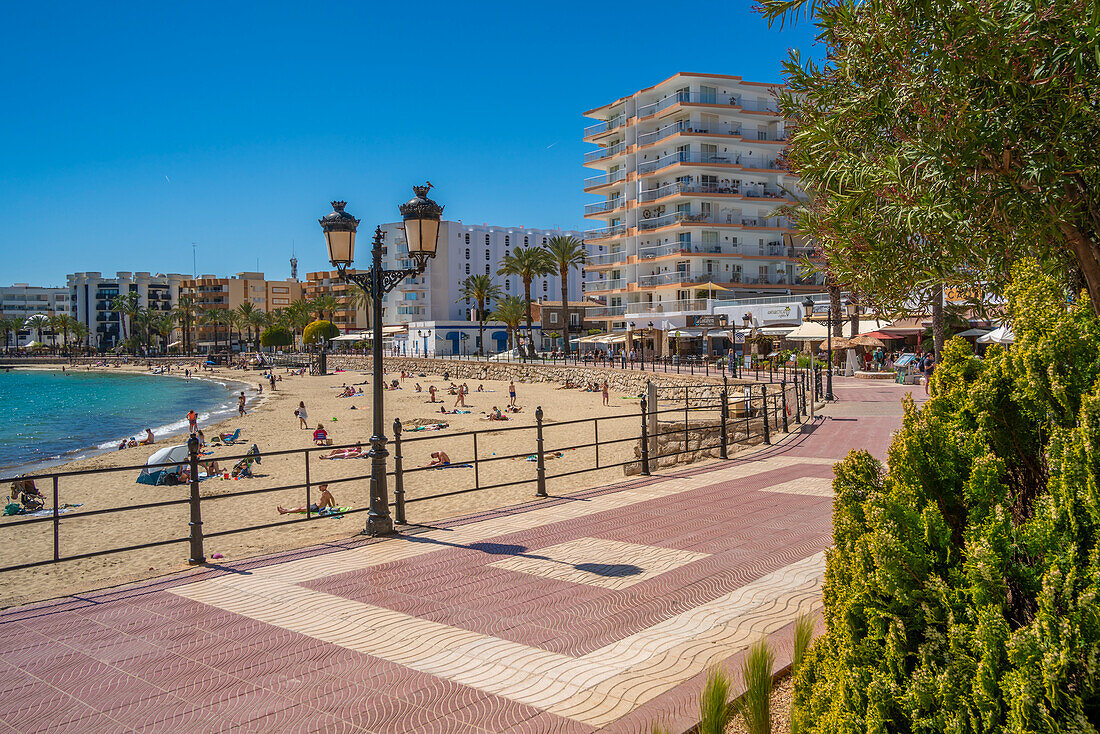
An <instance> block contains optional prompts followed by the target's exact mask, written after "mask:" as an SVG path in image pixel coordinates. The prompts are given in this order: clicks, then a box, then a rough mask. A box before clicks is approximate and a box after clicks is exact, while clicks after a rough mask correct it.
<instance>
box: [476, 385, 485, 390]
mask: <svg viewBox="0 0 1100 734" xmlns="http://www.w3.org/2000/svg"><path fill="white" fill-rule="evenodd" d="M477 391H478V392H485V386H484V385H481V384H479V385H478V386H477Z"/></svg>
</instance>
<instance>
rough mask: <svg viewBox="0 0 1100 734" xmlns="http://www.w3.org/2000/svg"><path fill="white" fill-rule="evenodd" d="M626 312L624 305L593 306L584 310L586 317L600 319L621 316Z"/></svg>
mask: <svg viewBox="0 0 1100 734" xmlns="http://www.w3.org/2000/svg"><path fill="white" fill-rule="evenodd" d="M625 313H626V306H594V307H592V308H589V309H587V310H586V312H585V314H584V317H585V318H586V319H602V318H610V317H615V316H622V315H623V314H625Z"/></svg>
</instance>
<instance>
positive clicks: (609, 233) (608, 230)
mask: <svg viewBox="0 0 1100 734" xmlns="http://www.w3.org/2000/svg"><path fill="white" fill-rule="evenodd" d="M626 230H627V227H626V225H625V224H615V225H612V226H610V227H598V228H596V229H590V230H587V231H586V232H585V233H584V239H585V241H592V240H605V239H607V238H609V237H621V236H623V235H624V234H626Z"/></svg>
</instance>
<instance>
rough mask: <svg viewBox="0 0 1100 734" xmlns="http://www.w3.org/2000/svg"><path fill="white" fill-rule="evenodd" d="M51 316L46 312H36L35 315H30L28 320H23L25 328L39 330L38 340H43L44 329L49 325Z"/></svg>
mask: <svg viewBox="0 0 1100 734" xmlns="http://www.w3.org/2000/svg"><path fill="white" fill-rule="evenodd" d="M49 323H50V320H49V317H48V316H46V314H44V313H36V314H34V315H33V316H28V317H27V320H26V321H24V322H23V328H25V329H31V330H33V331H36V332H38V339H37V341H39V342H41V341H42V330H43V329H45V328H46V327H47V326H49Z"/></svg>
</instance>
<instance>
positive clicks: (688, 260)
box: [584, 73, 821, 330]
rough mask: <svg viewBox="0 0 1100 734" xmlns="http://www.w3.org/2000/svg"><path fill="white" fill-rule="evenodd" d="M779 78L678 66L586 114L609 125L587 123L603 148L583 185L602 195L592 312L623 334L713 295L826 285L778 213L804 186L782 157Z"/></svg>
mask: <svg viewBox="0 0 1100 734" xmlns="http://www.w3.org/2000/svg"><path fill="white" fill-rule="evenodd" d="M778 86H779V85H776V84H766V83H764V84H762V83H757V82H747V81H743V80H742V79H741V78H740V77H737V76H726V75H720V74H688V73H679V74H676V75H675V76H672V77H670V78H668V79H666V80H664V81H663V82H660V83H659V84H656V85H654V86H652V87H649V88H648V89H643V90H641V91H639V92H636V93H634V94H632V95H630V96H627V97H622V98H620V99H617V100H615V101H614V102H611V103H609V104H606V105H603V106H601V107H597V108H596V109H593V110H589V111H588V112H585V116H587V117H591V118H594V119H597V120H600V121H601V122H600V123H599V124H596V125H592V126H591V127H588V128H586V129H585V131H584V140H585V141H586V142H590V143H594V144H595V145H597V146H599V147H598V148H597V149H596V150H594V151H592V152H590V153H588V154H587V155H586V156H585V161H584V164H585V166H587V167H589V168H594V169H598V170H599V171H600V172H601V173H600V174H599V175H597V176H593V177H592V178H589V179H587V180H586V181H585V182H584V191H585V192H586V193H590V194H593V195H597V196H599V197H601V200H600V201H598V202H596V203H593V204H589V205H588V206H586V207H585V217H588V218H591V219H598V220H601V226H599V227H597V228H595V229H592V230H589V231H588V232H586V233H585V241H586V242H588V243H590V244H591V245H593V246H602V247H603V253H602V254H592V255H590V257H589V260H588V264H587V266H586V275H585V279H584V289H585V293H586V294H588V295H594V296H599V297H602V298H604V299H606V303H607V306H606V307H604V308H594V309H590V317H591V318H598V319H602V320H604V321H606V322H607V323H608V325H609V327H610V328H611V329H615V330H618V329H624V328H630V322H631V320H632V319H635V318H637V319H642V318H653V317H654V316H655V315H658V314H670V313H683V312H686V311H693V310H700V309H699V308H696V306H700V304H701V306H700V308H701V309H702V310H705V307H706V306H705V305H706V300H705V299H706V298H707V296H708V295H711V294H713V295H715V296H717V295H718V294H721V296H722V297H733V296H748V295H784V294H792V293H798V292H802V291H820V289H821V286H820V282H821V281H820V276H819V275H818V276H811V275H810V274H809V273H807V272H805V271H804V269H803V268H802V267H801V266H800V265H799V261H800V260H801V258H802V257H803V256H804V255H806V254H807V253H808V251H807V248H805V247H803V246H801V244H800V239H799V238H798V237H796V236H795V234H796V233H795V230H794V229H792V228H791V223H790V222H789V221H788V220H787V219H785V218H783V217H779V216H776V214H775V209H776V208H777V207H779V206H781V205H783V204H787V203H790V202H791V200H792V199H791V197H792V195H798V194H800V193H801V191H800V189H799V187H798V179H797V177H795V176H793V175H792V174H790V173H788V172H787V171H786V170H785V168H784V166H783V163H782V161H781V154H782V151H783V148H784V146H785V144H786V142H785V141H786V132H787V129H786V121H785V120H784V119H783V117H782V116H781V115H780V114H779V112H778V111H777V109H776V102H775V99H774V98H773V96H772V92H773V91H774V90H775V89H777V88H778ZM590 252H592V250H591V249H590ZM710 283H713V284H714V286H715V288H714V289H710V287H709V285H708V284H710ZM718 288H722V289H727V290H718ZM656 328H660V326H658V327H656Z"/></svg>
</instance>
